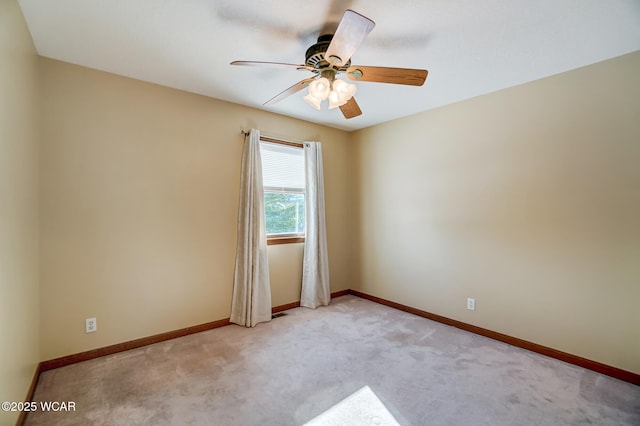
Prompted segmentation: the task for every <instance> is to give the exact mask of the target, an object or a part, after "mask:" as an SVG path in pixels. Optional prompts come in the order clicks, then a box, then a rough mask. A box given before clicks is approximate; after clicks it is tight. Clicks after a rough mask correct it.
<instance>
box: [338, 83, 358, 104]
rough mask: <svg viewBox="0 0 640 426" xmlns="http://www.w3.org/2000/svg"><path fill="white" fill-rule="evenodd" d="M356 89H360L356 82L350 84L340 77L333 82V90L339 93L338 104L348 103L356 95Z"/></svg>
mask: <svg viewBox="0 0 640 426" xmlns="http://www.w3.org/2000/svg"><path fill="white" fill-rule="evenodd" d="M356 90H358V88H357V87H356V85H355V84H349V83H347V82H345V81H343V80H338V79H336V80H335V81H334V82H333V92H335V93H337V94H338V106H342V105H344V104H346V103H347V101H348V100H349V99H351V98H352V97H353V95H355V93H356Z"/></svg>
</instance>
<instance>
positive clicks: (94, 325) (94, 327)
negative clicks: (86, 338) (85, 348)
mask: <svg viewBox="0 0 640 426" xmlns="http://www.w3.org/2000/svg"><path fill="white" fill-rule="evenodd" d="M84 329H85V332H86V333H93V332H94V331H98V321H96V319H95V318H87V319H86V320H84Z"/></svg>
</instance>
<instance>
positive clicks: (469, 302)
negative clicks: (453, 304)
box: [467, 297, 476, 311]
mask: <svg viewBox="0 0 640 426" xmlns="http://www.w3.org/2000/svg"><path fill="white" fill-rule="evenodd" d="M467 309H468V310H470V311H475V310H476V299H472V298H470V297H469V298H467Z"/></svg>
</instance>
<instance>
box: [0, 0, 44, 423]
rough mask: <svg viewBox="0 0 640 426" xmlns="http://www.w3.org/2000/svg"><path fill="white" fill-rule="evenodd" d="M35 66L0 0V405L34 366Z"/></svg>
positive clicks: (9, 418)
mask: <svg viewBox="0 0 640 426" xmlns="http://www.w3.org/2000/svg"><path fill="white" fill-rule="evenodd" d="M37 65H38V62H37V56H36V52H35V49H34V47H33V43H32V41H31V36H30V34H29V32H28V30H27V27H26V24H25V22H24V18H23V17H22V12H21V11H20V9H19V7H18V4H17V2H15V1H13V0H10V1H9V0H0V401H22V400H23V399H24V398H25V396H26V395H27V390H28V389H29V385H30V383H31V379H32V378H33V374H34V371H35V367H36V364H37V363H38V133H37V131H38V103H37V101H38V99H37V96H38V94H37V82H38V79H37V77H38V76H37ZM17 414H18V413H6V412H3V411H0V424H13V423H14V422H15V420H16V418H17Z"/></svg>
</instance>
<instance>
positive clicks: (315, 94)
mask: <svg viewBox="0 0 640 426" xmlns="http://www.w3.org/2000/svg"><path fill="white" fill-rule="evenodd" d="M356 90H358V88H357V87H356V85H355V84H349V83H347V82H346V81H344V80H340V79H335V80H333V82H331V81H329V79H328V78H326V77H320V78H318V79H317V80H314V81H312V82H311V84H309V94H308V95H307V96H305V97H304V100H305V101H307V103H308V104H309V105H311V106H312V107H314V108H315V109H320V106H321V105H322V101H324V100H325V99H329V109H333V108H336V107H339V106H342V105H344V104H346V103H347V102H348V101H349V99H351V98H352V97H353V95H355V93H356Z"/></svg>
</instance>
